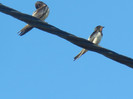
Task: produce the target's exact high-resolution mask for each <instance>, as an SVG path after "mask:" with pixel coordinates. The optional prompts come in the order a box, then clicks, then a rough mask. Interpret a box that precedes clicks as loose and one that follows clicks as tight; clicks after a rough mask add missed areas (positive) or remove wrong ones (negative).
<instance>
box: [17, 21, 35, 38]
mask: <svg viewBox="0 0 133 99" xmlns="http://www.w3.org/2000/svg"><path fill="white" fill-rule="evenodd" d="M32 28H33V27H32V26H30V25H29V24H27V25H26V26H25V27H24V28H22V29H21V30H20V31H19V32H18V34H19V35H20V36H22V35H24V34H26V33H27V32H28V31H30V30H31V29H32Z"/></svg>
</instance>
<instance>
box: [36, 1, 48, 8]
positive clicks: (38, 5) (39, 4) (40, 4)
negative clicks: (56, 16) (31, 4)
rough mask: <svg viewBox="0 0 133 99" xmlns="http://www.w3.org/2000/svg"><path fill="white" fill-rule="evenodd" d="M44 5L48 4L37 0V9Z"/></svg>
mask: <svg viewBox="0 0 133 99" xmlns="http://www.w3.org/2000/svg"><path fill="white" fill-rule="evenodd" d="M42 5H46V4H45V3H43V2H42V1H37V2H36V3H35V7H36V9H38V8H40V7H41V6H42Z"/></svg>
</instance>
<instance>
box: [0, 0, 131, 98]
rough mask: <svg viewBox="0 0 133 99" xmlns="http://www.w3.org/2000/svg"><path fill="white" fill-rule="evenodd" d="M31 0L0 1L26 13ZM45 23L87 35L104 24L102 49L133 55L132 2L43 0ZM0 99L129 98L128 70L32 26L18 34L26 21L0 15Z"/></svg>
mask: <svg viewBox="0 0 133 99" xmlns="http://www.w3.org/2000/svg"><path fill="white" fill-rule="evenodd" d="M35 2H36V0H11V1H10V0H1V1H0V3H2V4H4V5H7V6H9V7H11V8H14V9H16V10H18V11H21V12H23V13H27V14H32V13H33V11H34V10H35V7H34V4H35ZM43 2H45V3H46V4H47V5H48V6H49V8H50V14H49V16H48V18H47V19H46V21H47V22H48V23H49V24H52V25H54V26H56V27H58V28H60V29H62V30H65V31H67V32H69V33H72V34H74V35H76V36H79V37H83V38H86V39H87V38H88V37H89V35H90V34H91V33H92V32H93V30H94V28H95V27H96V26H97V25H102V26H105V28H104V29H103V38H102V41H101V43H100V45H101V46H102V47H105V48H108V49H111V50H113V51H116V52H118V53H120V54H123V55H126V56H129V57H131V58H133V52H132V51H133V47H132V42H133V39H132V37H133V31H132V30H133V25H132V23H133V14H132V9H133V6H132V5H133V1H132V0H126V1H125V0H117V1H116V0H111V1H107V0H43ZM0 18H1V20H0V26H1V30H2V31H1V33H0V46H1V48H0V99H133V94H132V93H133V79H132V78H133V69H131V68H129V67H127V66H125V65H123V64H120V63H117V62H115V61H113V60H111V59H108V58H106V57H104V56H102V55H100V54H98V53H94V52H90V51H88V52H87V53H86V54H84V55H83V56H82V57H80V58H79V59H78V60H77V61H73V57H74V56H76V55H77V54H78V53H79V52H80V50H81V48H80V47H78V46H76V45H73V44H71V43H70V42H68V41H66V40H64V39H61V38H59V37H57V36H55V35H51V34H49V33H46V32H43V31H41V30H38V29H36V28H34V29H33V30H31V31H30V32H29V33H27V34H26V35H24V36H22V37H20V36H18V34H17V32H18V31H19V30H20V29H21V28H23V27H24V26H25V25H26V23H24V22H22V21H19V20H17V19H15V18H13V17H10V16H8V15H5V14H3V13H0Z"/></svg>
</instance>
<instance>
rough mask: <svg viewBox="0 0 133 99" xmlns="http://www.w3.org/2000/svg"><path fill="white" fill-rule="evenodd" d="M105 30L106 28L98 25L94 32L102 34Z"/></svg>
mask: <svg viewBox="0 0 133 99" xmlns="http://www.w3.org/2000/svg"><path fill="white" fill-rule="evenodd" d="M103 28H104V27H103V26H101V25H98V26H97V27H96V28H95V30H94V31H99V32H102V30H103Z"/></svg>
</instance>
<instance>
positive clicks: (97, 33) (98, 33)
mask: <svg viewBox="0 0 133 99" xmlns="http://www.w3.org/2000/svg"><path fill="white" fill-rule="evenodd" d="M103 28H104V27H103V26H100V25H99V26H97V27H96V28H95V30H94V32H93V33H92V34H91V36H90V37H89V38H88V41H90V42H92V43H94V44H96V45H98V44H99V43H100V41H101V39H102V36H103V34H102V29H103ZM87 51H88V50H86V49H84V48H83V49H82V50H81V52H80V53H79V54H78V55H77V56H75V57H74V61H75V60H76V59H78V58H79V57H80V56H82V55H83V54H84V53H86V52H87Z"/></svg>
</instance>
